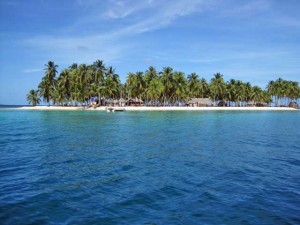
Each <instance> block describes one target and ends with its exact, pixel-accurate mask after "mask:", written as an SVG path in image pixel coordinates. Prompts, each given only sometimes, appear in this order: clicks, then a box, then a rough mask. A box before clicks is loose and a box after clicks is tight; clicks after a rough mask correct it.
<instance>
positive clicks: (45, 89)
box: [38, 79, 53, 105]
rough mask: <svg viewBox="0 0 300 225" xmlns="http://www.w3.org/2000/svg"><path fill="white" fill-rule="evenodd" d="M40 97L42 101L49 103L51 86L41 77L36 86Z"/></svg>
mask: <svg viewBox="0 0 300 225" xmlns="http://www.w3.org/2000/svg"><path fill="white" fill-rule="evenodd" d="M38 89H39V94H40V97H42V98H43V101H44V102H46V103H47V104H49V105H50V100H51V95H52V92H53V88H52V86H51V85H50V83H49V81H48V80H46V79H43V80H42V81H41V83H40V84H39V86H38Z"/></svg>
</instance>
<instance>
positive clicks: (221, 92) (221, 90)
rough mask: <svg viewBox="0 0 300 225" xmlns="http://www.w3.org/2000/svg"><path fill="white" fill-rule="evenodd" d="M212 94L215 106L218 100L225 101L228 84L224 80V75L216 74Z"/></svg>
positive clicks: (211, 83)
mask: <svg viewBox="0 0 300 225" xmlns="http://www.w3.org/2000/svg"><path fill="white" fill-rule="evenodd" d="M210 87H211V94H212V97H213V99H214V105H215V103H216V100H224V97H225V93H226V83H225V81H224V79H223V75H222V74H220V73H216V74H215V75H214V78H212V79H211V82H210Z"/></svg>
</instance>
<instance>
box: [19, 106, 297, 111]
mask: <svg viewBox="0 0 300 225" xmlns="http://www.w3.org/2000/svg"><path fill="white" fill-rule="evenodd" d="M114 108H125V110H126V111H287V110H288V111H295V110H297V109H295V108H289V107H146V106H140V107H133V106H127V107H114ZM18 109H21V110H88V111H93V110H98V111H105V110H106V107H104V106H101V107H98V108H95V109H94V108H84V107H81V106H78V107H74V106H65V107H62V106H24V107H20V108H18Z"/></svg>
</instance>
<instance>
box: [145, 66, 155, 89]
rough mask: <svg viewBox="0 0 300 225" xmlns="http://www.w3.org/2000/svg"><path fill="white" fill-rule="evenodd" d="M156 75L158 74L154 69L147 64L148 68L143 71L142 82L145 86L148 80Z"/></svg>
mask: <svg viewBox="0 0 300 225" xmlns="http://www.w3.org/2000/svg"><path fill="white" fill-rule="evenodd" d="M157 77H158V74H157V72H156V69H155V68H154V67H153V66H149V68H148V70H147V71H146V72H145V76H144V83H145V85H146V88H147V86H148V85H149V84H150V82H151V81H152V80H153V79H155V78H157Z"/></svg>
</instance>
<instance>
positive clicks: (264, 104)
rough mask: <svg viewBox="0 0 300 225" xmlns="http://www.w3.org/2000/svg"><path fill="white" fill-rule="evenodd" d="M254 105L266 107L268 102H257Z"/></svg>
mask: <svg viewBox="0 0 300 225" xmlns="http://www.w3.org/2000/svg"><path fill="white" fill-rule="evenodd" d="M255 106H257V107H267V106H268V103H266V102H258V103H256V104H255Z"/></svg>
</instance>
